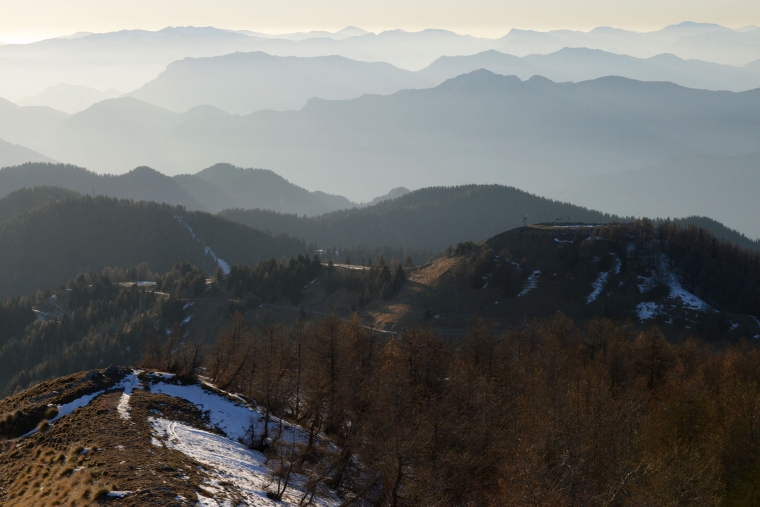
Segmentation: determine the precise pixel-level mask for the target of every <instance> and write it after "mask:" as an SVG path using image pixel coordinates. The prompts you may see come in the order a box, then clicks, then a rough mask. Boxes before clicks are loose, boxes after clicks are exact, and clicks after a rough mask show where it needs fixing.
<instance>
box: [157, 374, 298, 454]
mask: <svg viewBox="0 0 760 507" xmlns="http://www.w3.org/2000/svg"><path fill="white" fill-rule="evenodd" d="M150 391H151V392H153V393H160V394H166V395H168V396H173V397H175V398H181V399H183V400H187V401H189V402H190V403H192V404H193V405H195V406H197V407H198V408H199V409H200V410H201V411H202V412H204V413H207V414H208V417H209V424H210V425H211V426H213V427H215V428H218V429H220V430H221V431H223V432H224V434H225V435H227V437H228V438H230V439H232V440H235V441H239V440H241V439H244V438H245V437H246V433H247V432H248V430H249V428H250V427H251V426H252V425H253V427H254V429H255V430H256V434H257V435H260V434H261V433H263V423H264V415H263V414H262V413H260V412H259V411H258V410H255V409H252V408H250V407H247V406H245V405H243V404H242V403H237V402H234V401H232V400H230V399H228V398H226V397H225V396H221V395H219V394H217V393H214V392H211V391H209V390H206V389H204V388H203V387H202V386H200V385H198V384H193V385H187V386H183V385H177V384H165V383H163V382H159V383H157V384H151V386H150ZM278 426H279V419H277V418H276V417H274V416H270V420H269V428H268V431H269V434H270V435H271V436H273V437H274V436H276V434H277V431H278ZM283 428H284V434H283V437H284V438H287V439H288V441H290V440H291V439H292V438H296V440H297V441H299V442H306V441H307V440H308V435H306V434H305V433H304V432H303V430H302V429H300V428H298V427H297V426H293V425H292V424H290V423H287V422H283Z"/></svg>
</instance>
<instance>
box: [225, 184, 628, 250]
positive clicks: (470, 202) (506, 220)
mask: <svg viewBox="0 0 760 507" xmlns="http://www.w3.org/2000/svg"><path fill="white" fill-rule="evenodd" d="M222 215H223V216H225V217H227V218H229V219H231V220H236V221H238V222H241V223H243V224H246V225H248V226H250V227H254V228H257V229H263V230H268V231H272V232H274V233H287V234H292V235H294V236H297V237H301V238H304V239H305V240H306V241H307V242H309V243H315V244H317V245H318V246H319V247H320V248H327V247H332V246H340V247H351V246H367V247H376V246H394V247H401V248H417V249H422V248H428V249H440V250H442V249H444V248H446V247H447V246H449V245H455V244H457V243H459V242H462V241H476V242H480V241H483V240H485V239H486V238H488V237H490V236H493V235H494V234H498V233H499V232H502V231H504V230H506V229H511V228H513V227H517V226H519V225H521V224H522V219H523V217H524V216H525V215H527V216H528V223H536V222H553V221H555V220H556V219H559V220H560V221H561V222H566V221H568V220H571V221H573V222H596V223H600V222H607V221H610V220H619V218H618V217H615V216H611V215H608V214H605V213H601V212H598V211H593V210H588V209H586V208H582V207H580V206H574V205H571V204H565V203H561V202H559V201H552V200H549V199H545V198H543V197H538V196H535V195H532V194H529V193H527V192H523V191H521V190H518V189H516V188H513V187H505V186H501V185H463V186H457V187H432V188H425V189H422V190H417V191H414V192H410V193H408V194H406V195H403V196H401V197H399V198H397V199H393V200H390V201H385V202H381V203H379V204H376V205H374V206H369V207H367V208H357V209H351V210H344V211H336V212H334V213H328V214H325V215H321V216H318V217H314V218H307V217H299V216H296V215H284V214H280V213H274V212H271V211H268V210H241V209H229V210H225V211H223V212H222ZM355 260H357V261H358V259H355Z"/></svg>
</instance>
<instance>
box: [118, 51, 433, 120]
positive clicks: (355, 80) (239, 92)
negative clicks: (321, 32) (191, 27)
mask: <svg viewBox="0 0 760 507" xmlns="http://www.w3.org/2000/svg"><path fill="white" fill-rule="evenodd" d="M430 84H432V83H431V82H430V81H428V80H427V79H425V78H423V77H422V76H418V75H417V74H415V73H413V72H409V71H405V70H402V69H399V68H397V67H394V66H392V65H390V64H387V63H367V62H357V61H354V60H349V59H347V58H344V57H340V56H322V57H312V58H296V57H278V56H271V55H268V54H266V53H262V52H253V53H233V54H230V55H225V56H217V57H213V58H186V59H184V60H181V61H178V62H174V63H172V64H171V65H169V66H168V67H167V69H166V71H164V72H162V73H161V75H159V76H158V78H156V79H155V80H153V81H151V82H149V83H147V84H146V85H145V86H143V87H142V88H140V89H138V90H136V91H134V92H132V93H131V96H133V97H135V98H138V99H140V100H143V101H145V102H148V103H151V104H156V105H158V106H161V107H164V108H166V109H170V110H172V111H177V112H182V111H186V110H188V109H190V108H192V107H194V106H197V105H201V104H210V105H213V106H216V107H219V108H221V109H223V110H225V111H228V112H231V113H238V114H247V113H252V112H254V111H259V110H262V109H275V110H289V109H300V108H302V107H303V106H304V105H305V104H306V101H307V100H308V99H310V98H312V97H320V98H323V99H351V98H356V97H359V96H361V95H364V94H366V93H373V94H383V95H386V94H390V93H394V92H397V91H399V90H401V89H404V88H424V87H426V86H428V85H430Z"/></svg>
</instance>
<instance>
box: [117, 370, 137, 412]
mask: <svg viewBox="0 0 760 507" xmlns="http://www.w3.org/2000/svg"><path fill="white" fill-rule="evenodd" d="M139 373H140V372H139V371H133V372H132V373H130V374H129V375H127V376H126V377H124V380H122V381H121V384H123V385H124V392H123V393H121V398H119V404H118V405H116V411H117V412H119V415H120V416H121V418H122V419H124V420H125V421H127V420H129V418H130V417H129V411H130V410H131V408H130V406H129V400H130V399H131V398H132V391H133V390H134V388H135V387H137V385H138V384H139V383H140V382H139V380H138V379H137V375H138V374H139Z"/></svg>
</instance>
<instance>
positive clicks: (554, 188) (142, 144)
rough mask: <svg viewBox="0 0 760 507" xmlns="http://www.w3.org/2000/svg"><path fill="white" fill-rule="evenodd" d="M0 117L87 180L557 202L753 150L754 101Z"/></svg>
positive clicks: (419, 100)
mask: <svg viewBox="0 0 760 507" xmlns="http://www.w3.org/2000/svg"><path fill="white" fill-rule="evenodd" d="M0 108H3V109H4V110H3V114H2V115H0V139H5V140H6V141H10V142H12V143H17V144H21V145H23V146H26V147H29V148H31V149H33V150H35V151H38V152H39V153H44V154H45V155H47V156H49V157H52V158H55V159H57V160H65V161H69V162H72V163H76V164H77V165H80V166H83V167H88V168H89V169H92V170H96V171H98V172H113V173H123V172H126V171H129V170H131V169H133V168H134V167H139V166H143V165H145V166H150V167H153V168H155V169H157V170H159V171H161V172H163V173H165V174H170V175H171V174H182V173H185V174H186V173H192V172H195V171H200V170H202V169H204V168H207V167H210V166H212V165H214V164H216V163H218V162H219V161H227V162H229V163H231V164H234V165H236V166H239V167H268V168H271V169H274V170H275V171H276V172H277V173H278V174H281V175H282V176H284V177H285V178H287V179H289V180H291V181H296V182H298V184H299V185H304V186H306V187H309V188H320V189H323V190H325V191H327V192H329V193H334V194H339V195H344V196H347V197H349V198H350V199H351V200H354V201H369V200H371V199H373V198H374V197H376V195H377V192H378V191H381V192H385V191H387V190H388V189H390V188H392V187H395V186H399V185H403V186H405V187H408V188H422V187H427V186H431V185H432V186H437V185H456V184H468V183H500V184H509V185H514V186H516V187H518V188H522V189H524V190H527V191H531V192H536V193H540V194H542V195H559V194H558V193H559V192H560V191H561V190H562V189H565V188H568V187H573V186H575V185H578V184H581V182H583V181H584V178H591V177H596V176H598V175H601V174H611V173H614V172H619V171H624V170H627V169H639V168H642V167H647V166H652V165H655V164H659V163H661V162H662V161H664V160H668V159H672V158H677V157H684V156H691V155H694V154H704V155H707V156H733V155H741V154H745V153H751V152H756V151H760V138H759V137H758V136H757V131H758V126H760V125H759V124H758V118H760V90H755V91H749V92H742V93H732V92H712V91H703V90H693V89H688V88H683V87H680V86H677V85H673V84H668V83H658V82H640V81H633V80H628V79H624V78H615V77H608V78H601V79H597V80H593V81H586V82H582V83H575V84H573V83H562V84H559V83H554V82H551V81H549V80H547V79H544V78H538V77H535V78H531V79H529V80H527V81H520V80H519V79H518V78H516V77H507V76H500V75H496V74H493V73H491V72H488V71H485V70H479V71H475V72H471V73H469V74H465V75H462V76H459V77H457V78H454V79H451V80H448V81H446V82H444V83H443V84H441V85H439V86H438V87H436V88H432V89H424V90H405V91H401V92H398V93H395V94H393V95H388V96H376V95H368V96H363V97H361V98H358V99H354V100H346V101H325V100H316V99H313V100H311V101H309V103H308V104H307V106H306V107H304V108H303V109H302V110H300V111H297V112H272V111H262V112H258V113H254V114H251V115H246V116H242V117H240V116H230V115H227V114H226V113H224V112H222V111H220V110H219V109H215V108H213V107H208V106H206V107H199V108H195V109H192V110H190V111H188V112H186V113H182V114H177V113H172V112H170V111H168V110H165V109H162V108H158V107H156V106H152V105H149V104H146V103H144V102H141V101H139V100H137V99H135V98H132V97H127V98H119V99H111V100H106V101H103V102H100V103H98V104H96V105H95V106H93V107H91V108H89V109H87V110H86V111H83V112H82V113H79V114H76V115H72V116H68V115H65V114H64V113H60V112H56V111H53V110H50V109H46V108H21V107H18V106H15V105H13V104H10V103H0ZM234 206H237V204H233V205H231V206H225V207H234ZM245 207H247V205H245ZM602 209H605V208H602ZM753 209H755V208H751V209H748V210H745V212H746V213H747V214H752V213H754V211H752V210H753ZM674 214H675V213H674ZM688 214H699V215H708V216H712V213H710V212H707V211H703V210H702V209H701V208H699V209H693V210H692V209H690V210H688V211H685V212H684V213H683V214H682V216H685V215H688ZM729 223H732V222H729ZM734 227H738V226H734ZM741 230H742V232H745V233H747V230H745V229H741Z"/></svg>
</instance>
